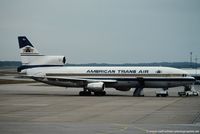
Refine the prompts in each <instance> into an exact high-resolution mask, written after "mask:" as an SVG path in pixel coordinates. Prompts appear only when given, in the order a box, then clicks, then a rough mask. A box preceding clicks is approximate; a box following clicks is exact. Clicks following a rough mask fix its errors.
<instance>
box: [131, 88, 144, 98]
mask: <svg viewBox="0 0 200 134" xmlns="http://www.w3.org/2000/svg"><path fill="white" fill-rule="evenodd" d="M133 96H136V97H143V96H144V92H143V87H138V88H136V89H135V91H134V92H133Z"/></svg>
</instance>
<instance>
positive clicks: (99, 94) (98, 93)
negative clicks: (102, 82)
mask: <svg viewBox="0 0 200 134" xmlns="http://www.w3.org/2000/svg"><path fill="white" fill-rule="evenodd" d="M94 95H95V96H105V95H106V92H105V91H101V92H94Z"/></svg>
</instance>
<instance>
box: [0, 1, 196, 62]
mask: <svg viewBox="0 0 200 134" xmlns="http://www.w3.org/2000/svg"><path fill="white" fill-rule="evenodd" d="M21 35H25V36H27V37H28V39H29V40H30V41H31V42H32V44H33V45H34V46H35V47H36V48H37V49H38V50H39V52H41V53H42V54H46V55H65V56H66V58H67V60H68V62H69V63H94V62H96V63H138V62H139V63H141V62H162V61H166V62H173V61H181V62H182V61H189V53H190V52H191V51H192V52H193V55H194V56H198V57H199V58H200V0H0V60H20V56H19V53H18V52H19V50H18V42H17V36H21ZM199 61H200V59H199Z"/></svg>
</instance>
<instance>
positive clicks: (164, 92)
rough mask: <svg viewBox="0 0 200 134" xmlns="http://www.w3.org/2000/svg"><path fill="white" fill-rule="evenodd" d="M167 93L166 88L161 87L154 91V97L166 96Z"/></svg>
mask: <svg viewBox="0 0 200 134" xmlns="http://www.w3.org/2000/svg"><path fill="white" fill-rule="evenodd" d="M167 96H169V95H168V88H163V90H161V91H156V97H167Z"/></svg>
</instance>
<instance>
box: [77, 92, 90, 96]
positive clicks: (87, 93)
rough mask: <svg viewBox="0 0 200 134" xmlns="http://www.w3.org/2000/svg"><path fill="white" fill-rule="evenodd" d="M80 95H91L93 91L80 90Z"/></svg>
mask: <svg viewBox="0 0 200 134" xmlns="http://www.w3.org/2000/svg"><path fill="white" fill-rule="evenodd" d="M79 95H80V96H91V92H90V91H80V92H79Z"/></svg>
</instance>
